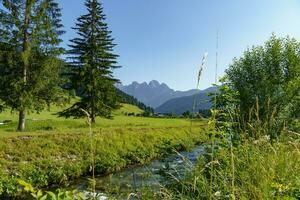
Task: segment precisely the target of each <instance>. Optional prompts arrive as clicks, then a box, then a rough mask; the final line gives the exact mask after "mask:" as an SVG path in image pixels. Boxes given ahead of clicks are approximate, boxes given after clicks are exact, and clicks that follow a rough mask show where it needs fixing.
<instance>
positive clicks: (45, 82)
mask: <svg viewBox="0 0 300 200" xmlns="http://www.w3.org/2000/svg"><path fill="white" fill-rule="evenodd" d="M0 2H1V4H2V6H3V8H4V9H0V88H1V90H0V100H1V101H2V102H3V104H4V107H8V108H11V110H12V111H17V112H19V125H18V130H20V131H23V130H24V129H25V115H26V113H28V112H31V111H37V112H39V111H41V110H42V109H44V108H45V107H46V106H49V105H50V104H51V103H52V102H57V100H58V99H59V97H60V95H61V94H62V89H61V87H60V86H59V83H60V80H61V79H60V76H59V71H60V67H61V65H62V62H61V60H60V59H59V56H60V54H61V53H62V52H63V50H62V49H61V48H60V47H59V44H60V42H61V39H60V37H59V36H60V35H61V34H63V31H62V27H63V26H62V24H61V20H60V17H61V10H60V8H59V6H58V4H57V3H56V2H55V1H54V0H2V1H0Z"/></svg>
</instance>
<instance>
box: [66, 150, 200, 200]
mask: <svg viewBox="0 0 300 200" xmlns="http://www.w3.org/2000/svg"><path fill="white" fill-rule="evenodd" d="M204 152H205V151H204V146H197V147H196V148H194V149H193V150H192V151H190V152H187V151H184V152H179V153H176V152H174V154H172V155H169V156H167V157H166V158H164V159H160V160H154V161H152V162H151V163H149V164H146V165H143V166H136V167H133V168H128V169H124V170H122V171H120V172H116V173H114V174H111V175H108V176H99V177H96V192H97V193H98V194H104V193H105V192H107V191H109V193H112V194H118V196H122V194H123V197H125V196H126V195H128V194H130V193H137V192H139V191H140V190H141V189H142V188H148V189H150V190H152V191H158V190H159V189H160V188H161V187H162V186H164V185H166V184H170V183H172V182H173V181H176V179H179V180H180V179H183V178H184V176H185V175H186V174H187V172H189V171H190V170H191V169H192V168H193V166H194V164H195V163H196V161H197V159H198V157H199V156H200V155H202V154H204ZM89 186H90V181H89V178H81V179H78V180H76V181H75V182H73V183H72V184H71V187H69V188H68V189H77V190H79V191H88V189H89ZM99 199H105V197H104V196H103V197H101V198H99Z"/></svg>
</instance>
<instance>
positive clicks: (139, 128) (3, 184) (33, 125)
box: [0, 105, 207, 199]
mask: <svg viewBox="0 0 300 200" xmlns="http://www.w3.org/2000/svg"><path fill="white" fill-rule="evenodd" d="M60 109H61V108H59V107H54V108H53V109H51V111H44V112H42V113H41V114H30V115H28V116H27V121H26V122H27V127H26V131H25V132H16V127H17V116H16V114H14V113H12V114H11V113H9V112H5V113H1V115H0V121H2V120H12V122H11V123H8V124H6V125H1V126H0V177H1V179H0V199H1V198H11V197H12V196H16V195H20V191H21V186H20V185H18V180H19V179H22V180H25V181H27V182H29V183H31V184H32V185H33V186H35V187H48V186H49V185H52V184H62V185H63V184H67V183H68V181H69V180H72V179H75V178H78V177H80V176H85V175H88V174H90V170H89V169H90V163H91V160H90V159H91V157H90V142H91V138H90V136H89V127H88V125H87V123H86V120H85V119H64V118H58V117H57V116H56V115H54V114H55V113H56V112H57V111H59V110H60ZM126 112H127V113H132V112H134V113H137V114H138V113H141V112H142V111H141V110H140V109H138V108H137V107H134V106H131V105H123V107H122V108H121V109H120V110H118V111H115V112H114V114H113V119H103V118H97V121H96V124H94V125H93V133H94V136H93V141H94V143H95V146H96V150H95V151H96V153H95V157H96V163H95V164H96V172H97V174H98V175H100V174H105V173H111V172H114V171H117V170H120V169H122V168H124V167H126V166H129V165H134V164H144V163H146V162H149V161H151V160H152V159H155V158H158V157H161V156H163V155H165V154H167V153H170V152H173V150H187V149H191V148H193V147H194V146H195V145H196V144H200V143H202V142H204V141H205V140H206V135H207V134H206V132H207V125H206V121H201V120H198V121H194V122H193V123H192V124H191V122H190V121H189V120H186V119H162V118H143V117H129V116H125V115H124V113H126Z"/></svg>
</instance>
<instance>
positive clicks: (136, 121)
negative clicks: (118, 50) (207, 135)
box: [0, 104, 190, 137]
mask: <svg viewBox="0 0 300 200" xmlns="http://www.w3.org/2000/svg"><path fill="white" fill-rule="evenodd" d="M62 109H63V108H62V107H57V106H53V107H52V108H51V110H50V111H43V112H42V113H40V114H37V113H29V114H27V117H26V118H27V120H26V130H25V132H22V133H19V132H16V128H17V120H18V116H17V113H11V112H9V111H6V112H3V113H0V122H1V121H4V120H12V122H11V123H8V124H5V125H0V137H12V136H18V135H41V134H66V133H68V134H76V133H82V132H86V131H87V130H88V126H87V124H86V119H73V118H69V119H65V118H59V117H57V115H56V113H57V112H58V111H60V110H62ZM142 112H143V111H142V110H140V109H139V108H137V107H136V106H132V105H128V104H123V106H122V107H121V108H120V109H119V110H116V111H114V113H113V119H104V118H97V119H96V124H94V125H93V128H94V131H96V132H97V131H99V130H103V131H106V130H107V131H108V130H111V129H118V128H122V129H128V128H166V127H187V126H190V121H188V120H185V119H159V118H144V117H133V116H130V117H129V116H125V115H124V113H135V114H140V113H142Z"/></svg>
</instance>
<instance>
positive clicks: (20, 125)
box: [18, 110, 25, 131]
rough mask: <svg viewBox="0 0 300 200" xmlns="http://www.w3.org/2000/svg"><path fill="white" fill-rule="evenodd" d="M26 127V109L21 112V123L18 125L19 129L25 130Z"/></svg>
mask: <svg viewBox="0 0 300 200" xmlns="http://www.w3.org/2000/svg"><path fill="white" fill-rule="evenodd" d="M24 129H25V111H23V110H22V111H20V112H19V125H18V131H24Z"/></svg>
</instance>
